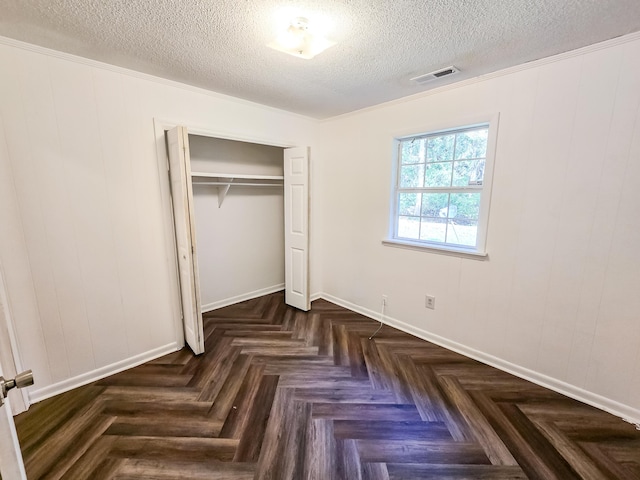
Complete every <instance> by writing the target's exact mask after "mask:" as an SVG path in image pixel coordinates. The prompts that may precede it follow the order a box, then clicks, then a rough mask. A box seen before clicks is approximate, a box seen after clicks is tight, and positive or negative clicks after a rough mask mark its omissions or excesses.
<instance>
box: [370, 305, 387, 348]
mask: <svg viewBox="0 0 640 480" xmlns="http://www.w3.org/2000/svg"><path fill="white" fill-rule="evenodd" d="M386 306H387V299H386V298H383V299H382V308H381V311H380V325H379V326H378V329H377V330H376V331H375V332H373V334H372V335H371V336H370V337H369V340H371V339H372V338H373V337H375V336H376V335H377V334H378V332H379V331H380V329H381V328H382V326H383V325H384V323H383V322H384V311H385V308H386Z"/></svg>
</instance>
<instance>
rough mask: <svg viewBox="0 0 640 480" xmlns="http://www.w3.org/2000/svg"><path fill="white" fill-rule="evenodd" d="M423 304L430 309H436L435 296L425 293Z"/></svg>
mask: <svg viewBox="0 0 640 480" xmlns="http://www.w3.org/2000/svg"><path fill="white" fill-rule="evenodd" d="M424 306H425V307H426V308H430V309H431V310H435V309H436V297H434V296H432V295H426V296H425V297H424Z"/></svg>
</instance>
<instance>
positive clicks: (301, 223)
mask: <svg viewBox="0 0 640 480" xmlns="http://www.w3.org/2000/svg"><path fill="white" fill-rule="evenodd" d="M284 248H285V255H284V267H285V275H284V278H285V302H286V303H287V305H291V306H292V307H296V308H299V309H300V310H304V311H307V310H309V309H310V308H311V302H310V301H309V148H308V147H297V148H287V149H285V151H284Z"/></svg>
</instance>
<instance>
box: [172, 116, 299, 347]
mask: <svg viewBox="0 0 640 480" xmlns="http://www.w3.org/2000/svg"><path fill="white" fill-rule="evenodd" d="M164 132H165V140H166V151H167V159H168V175H169V181H170V182H169V183H170V196H171V209H172V214H173V217H172V219H173V227H174V234H175V247H176V260H177V262H176V266H177V276H178V279H179V290H180V292H179V293H180V306H181V313H182V323H183V332H180V333H183V334H184V341H185V342H186V343H187V344H188V345H189V346H190V347H191V349H192V350H193V351H194V353H196V354H199V353H202V352H203V351H204V338H203V331H202V313H204V312H207V311H210V310H214V309H217V308H221V307H223V306H226V305H231V304H233V303H237V302H240V301H244V300H248V299H251V298H255V297H259V296H262V295H266V294H268V293H273V292H276V291H279V290H283V289H284V290H285V301H286V303H287V304H289V305H291V306H294V307H296V308H299V309H301V310H308V309H309V308H310V299H309V149H308V148H307V147H296V148H286V147H284V146H282V145H281V144H280V145H278V144H275V145H269V144H266V143H258V142H251V141H245V140H238V139H230V138H222V137H220V136H215V135H210V134H204V133H202V132H201V131H198V132H197V133H195V132H189V131H188V129H187V128H186V127H182V126H178V127H174V128H164ZM177 334H178V335H179V333H177ZM181 340H182V339H181V338H178V343H179V344H180V343H182V341H181Z"/></svg>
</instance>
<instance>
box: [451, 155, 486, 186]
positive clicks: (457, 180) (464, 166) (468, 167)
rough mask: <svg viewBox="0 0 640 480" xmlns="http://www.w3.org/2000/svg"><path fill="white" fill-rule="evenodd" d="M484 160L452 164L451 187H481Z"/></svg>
mask: <svg viewBox="0 0 640 480" xmlns="http://www.w3.org/2000/svg"><path fill="white" fill-rule="evenodd" d="M484 164H485V160H484V159H482V160H463V161H461V162H454V163H453V186H454V187H466V186H467V185H482V178H483V176H484Z"/></svg>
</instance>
